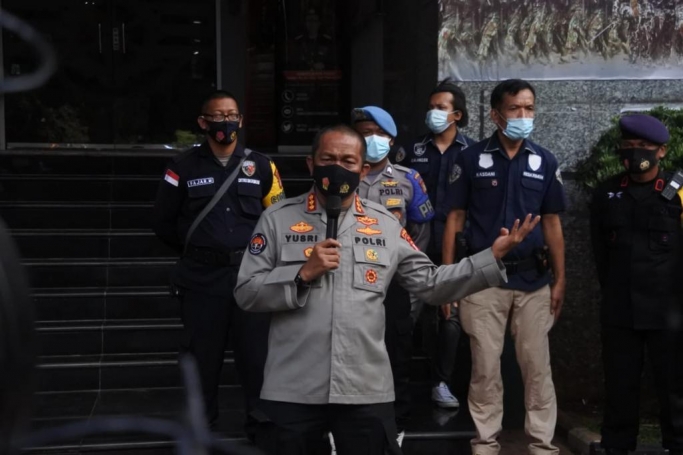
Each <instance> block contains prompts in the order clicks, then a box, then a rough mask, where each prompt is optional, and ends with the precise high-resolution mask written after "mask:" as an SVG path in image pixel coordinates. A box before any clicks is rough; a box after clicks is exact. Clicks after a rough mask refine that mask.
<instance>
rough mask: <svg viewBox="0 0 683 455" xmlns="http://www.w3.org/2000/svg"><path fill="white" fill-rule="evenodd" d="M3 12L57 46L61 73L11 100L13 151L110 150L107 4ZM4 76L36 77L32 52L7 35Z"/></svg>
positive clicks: (37, 4) (68, 1)
mask: <svg viewBox="0 0 683 455" xmlns="http://www.w3.org/2000/svg"><path fill="white" fill-rule="evenodd" d="M3 8H4V9H6V10H7V11H10V12H12V13H14V14H15V15H17V16H19V17H21V18H22V19H24V20H25V21H27V22H28V23H30V24H31V25H32V26H33V27H35V28H36V29H37V30H38V31H39V32H40V33H41V34H43V35H44V36H45V38H46V39H47V40H48V41H49V42H51V43H52V45H53V46H54V48H55V50H56V52H57V60H58V68H57V72H56V73H55V74H54V75H53V76H52V78H51V79H50V81H49V82H48V83H47V84H46V85H44V86H43V87H41V88H40V89H38V90H34V91H31V92H26V93H17V94H8V95H7V96H6V98H5V116H6V124H5V125H6V131H7V145H8V148H19V147H26V146H43V147H44V146H46V144H50V146H52V145H53V144H65V145H68V146H79V145H80V146H84V144H108V143H111V142H112V140H113V135H112V112H111V109H110V106H111V99H110V90H109V88H110V87H111V84H112V54H111V52H110V49H111V45H112V36H111V33H110V32H111V27H110V23H109V16H110V4H109V2H108V1H106V0H88V1H84V0H81V1H74V0H51V1H49V2H45V1H42V0H3ZM3 47H4V49H3V57H4V70H5V74H7V75H10V76H18V75H21V74H27V73H30V72H32V71H33V70H34V69H35V68H36V66H37V63H38V62H36V61H35V57H34V56H33V55H32V51H31V50H30V49H29V48H28V46H27V45H26V44H25V43H24V42H23V41H21V40H20V39H19V38H18V37H17V36H16V35H14V34H12V33H9V32H4V36H3Z"/></svg>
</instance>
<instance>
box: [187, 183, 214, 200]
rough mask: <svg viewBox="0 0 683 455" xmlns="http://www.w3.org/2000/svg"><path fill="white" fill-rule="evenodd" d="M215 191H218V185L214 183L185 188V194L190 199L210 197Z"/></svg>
mask: <svg viewBox="0 0 683 455" xmlns="http://www.w3.org/2000/svg"><path fill="white" fill-rule="evenodd" d="M216 191H218V187H217V186H216V184H215V183H213V184H211V185H198V186H191V187H189V188H188V189H187V195H188V197H191V198H192V199H199V198H203V197H208V198H211V197H213V195H214V194H216Z"/></svg>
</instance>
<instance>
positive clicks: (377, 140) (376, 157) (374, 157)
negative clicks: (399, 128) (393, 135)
mask: <svg viewBox="0 0 683 455" xmlns="http://www.w3.org/2000/svg"><path fill="white" fill-rule="evenodd" d="M390 142H391V139H389V138H388V137H384V136H377V135H376V134H373V135H372V136H367V137H366V138H365V143H366V144H367V146H368V153H367V155H366V157H365V159H366V160H367V161H368V162H369V163H379V162H380V161H382V160H383V159H384V158H386V156H387V155H388V154H389V150H390V149H391V144H390Z"/></svg>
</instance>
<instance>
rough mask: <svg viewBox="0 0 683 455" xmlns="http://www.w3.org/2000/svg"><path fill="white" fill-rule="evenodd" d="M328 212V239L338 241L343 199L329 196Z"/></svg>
mask: <svg viewBox="0 0 683 455" xmlns="http://www.w3.org/2000/svg"><path fill="white" fill-rule="evenodd" d="M325 209H326V212H327V238H328V239H335V240H337V225H338V222H339V214H340V213H341V197H339V196H327V203H326V204H325Z"/></svg>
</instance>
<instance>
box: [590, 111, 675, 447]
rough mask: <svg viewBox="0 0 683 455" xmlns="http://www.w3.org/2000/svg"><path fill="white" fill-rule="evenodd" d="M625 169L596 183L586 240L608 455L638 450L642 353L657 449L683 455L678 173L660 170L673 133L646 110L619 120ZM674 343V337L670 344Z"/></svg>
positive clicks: (605, 443) (620, 152)
mask: <svg viewBox="0 0 683 455" xmlns="http://www.w3.org/2000/svg"><path fill="white" fill-rule="evenodd" d="M619 128H620V130H621V141H620V144H619V149H618V150H617V153H618V154H619V157H620V160H621V162H622V164H623V165H624V168H625V172H623V173H621V174H619V175H617V176H615V177H612V178H610V179H608V180H607V181H605V182H603V183H602V184H601V185H599V186H598V188H596V190H595V193H594V195H593V202H592V204H591V238H592V242H593V252H594V254H595V260H596V265H597V271H598V278H599V280H600V287H601V289H602V303H601V326H602V330H601V335H602V356H603V364H604V369H605V410H604V420H603V425H602V442H601V445H602V447H603V448H604V449H605V452H606V453H607V454H612V455H626V454H627V453H628V451H629V450H635V448H636V443H637V438H638V427H639V416H638V407H639V403H640V399H639V397H640V378H641V375H642V370H643V359H644V357H645V351H646V350H647V354H648V358H649V360H650V363H651V364H652V369H653V372H654V377H655V381H656V388H657V394H658V398H659V404H660V409H661V412H660V424H661V428H662V443H663V446H664V447H665V448H667V449H669V453H670V454H671V455H681V454H682V453H683V394H682V393H681V387H682V385H681V384H682V383H683V374H681V365H680V363H679V362H680V360H677V359H680V358H681V352H680V351H681V350H682V349H683V347H682V346H680V339H681V335H680V334H681V331H682V330H683V329H682V328H681V324H682V314H683V311H682V304H681V292H680V291H679V290H677V286H680V284H679V283H680V282H681V278H683V277H682V276H681V270H683V269H682V268H681V265H683V264H682V260H681V259H682V258H683V255H682V254H681V253H682V251H683V237H682V235H681V234H682V231H681V214H682V199H681V198H682V197H683V196H682V195H683V174H682V175H681V176H677V175H676V174H674V173H672V172H664V171H662V170H661V168H660V166H659V161H660V160H661V159H662V158H664V156H665V155H666V143H667V142H668V141H669V132H668V130H667V129H666V127H665V126H664V125H663V124H662V123H661V122H660V121H659V120H657V119H656V118H654V117H652V116H649V115H640V114H638V115H628V116H624V117H622V118H621V120H620V121H619ZM676 339H678V340H679V341H676Z"/></svg>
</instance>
